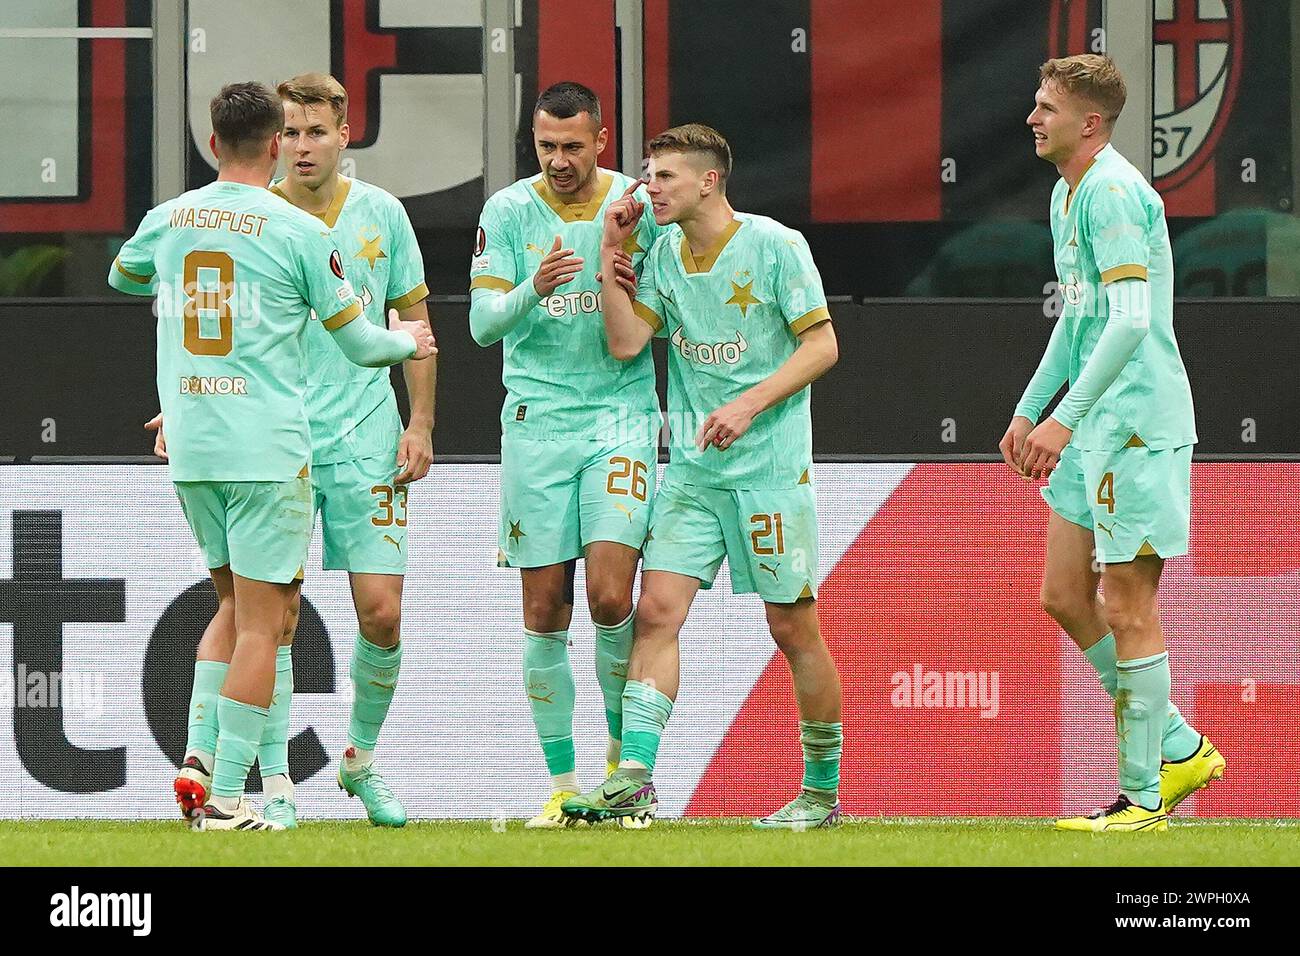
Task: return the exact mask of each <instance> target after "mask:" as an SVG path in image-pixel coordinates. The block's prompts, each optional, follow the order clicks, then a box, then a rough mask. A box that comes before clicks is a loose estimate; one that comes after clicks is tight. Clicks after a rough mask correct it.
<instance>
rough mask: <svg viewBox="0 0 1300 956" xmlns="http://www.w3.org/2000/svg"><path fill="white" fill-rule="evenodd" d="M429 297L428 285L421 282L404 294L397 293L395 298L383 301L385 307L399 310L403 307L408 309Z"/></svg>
mask: <svg viewBox="0 0 1300 956" xmlns="http://www.w3.org/2000/svg"><path fill="white" fill-rule="evenodd" d="M427 298H429V287H428V286H427V285H425V284H424V283H423V282H421V283H420V284H419V285H417V286H416V287H415V288H414V289H412V290H411V291H410V292H408V293H406V295H399V296H398V297H397V298H396V299H389V300H388V301H387V302H385V303H384V308H385V309H396V310H397V311H398V312H401V311H402V310H403V309H409V308H410V307H411V306H413V305H418V304H419V303H421V302H423V301H424V300H425V299H427Z"/></svg>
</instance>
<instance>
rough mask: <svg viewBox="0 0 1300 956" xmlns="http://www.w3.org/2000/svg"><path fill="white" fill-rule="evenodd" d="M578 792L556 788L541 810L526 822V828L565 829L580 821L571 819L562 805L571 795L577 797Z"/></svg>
mask: <svg viewBox="0 0 1300 956" xmlns="http://www.w3.org/2000/svg"><path fill="white" fill-rule="evenodd" d="M576 796H577V794H576V793H574V792H573V791H572V790H556V791H555V792H554V793H553V794H551V799H549V800H547V801H546V805H545V806H543V807H542V809H541V812H540V813H538V814H537V816H535V817H533V818H532V819H531V820H529V821H528V822H527V823H525V824H524V829H525V830H563V829H564V828H566V827H571V826H573V825H574V824H575V823H577V822H578V821H576V820H573V819H570V818H569V817H566V816H565V815H564V811H562V810H561V809H560V805H561V804H562V803H564V801H565V800H568V799H569V798H570V797H576Z"/></svg>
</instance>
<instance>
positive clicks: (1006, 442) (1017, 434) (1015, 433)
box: [998, 415, 1034, 478]
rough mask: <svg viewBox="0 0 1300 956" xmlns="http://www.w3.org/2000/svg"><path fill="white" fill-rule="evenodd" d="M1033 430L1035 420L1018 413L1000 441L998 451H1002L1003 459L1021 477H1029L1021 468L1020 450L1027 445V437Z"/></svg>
mask: <svg viewBox="0 0 1300 956" xmlns="http://www.w3.org/2000/svg"><path fill="white" fill-rule="evenodd" d="M1033 430H1034V423H1033V422H1031V421H1030V420H1029V419H1028V418H1025V416H1024V415H1016V416H1015V417H1013V418H1012V419H1011V424H1010V425H1008V426H1007V433H1006V434H1005V435H1003V436H1002V441H1000V442H998V451H1000V452H1002V460H1003V461H1005V462H1006V463H1007V467H1008V468H1010V469H1011V470H1012V471H1014V472H1015V473H1016V474H1017V475H1019V476H1020V477H1021V478H1028V477H1029V476H1028V475H1027V474H1025V473H1024V472H1023V471H1022V470H1021V469H1020V452H1021V450H1022V449H1023V448H1024V446H1025V438H1026V437H1028V435H1029V433H1030V432H1031V431H1033Z"/></svg>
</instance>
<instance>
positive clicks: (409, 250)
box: [260, 73, 437, 827]
mask: <svg viewBox="0 0 1300 956" xmlns="http://www.w3.org/2000/svg"><path fill="white" fill-rule="evenodd" d="M277 92H278V93H279V94H280V97H281V99H282V100H283V101H284V108H285V124H284V153H285V169H286V175H285V177H284V179H282V180H280V181H279V182H278V183H276V184H274V185H272V187H271V191H272V192H274V193H278V194H279V195H281V196H283V197H284V198H285V199H288V200H289V201H290V202H291V203H293V204H294V205H295V206H297V207H298V208H300V209H303V210H305V211H307V212H310V213H312V214H313V215H314V216H316V217H317V218H318V219H319V220H321V222H323V223H324V224H325V226H327V227H328V228H329V229H330V235H331V237H332V238H333V240H334V243H335V245H337V246H338V248H339V251H340V252H341V253H342V255H343V271H344V273H345V274H346V275H347V277H348V281H349V282H351V283H352V287H353V288H354V289H355V290H356V292H357V295H358V296H359V297H360V298H361V303H362V306H363V308H364V316H365V318H366V319H368V320H369V321H371V322H373V323H374V324H376V325H379V326H382V325H383V324H384V316H385V313H386V312H387V311H389V310H396V311H397V313H398V315H399V316H400V317H401V319H402V320H403V321H410V322H423V323H426V324H427V323H428V321H429V315H428V311H427V307H426V304H425V299H426V298H427V297H428V295H429V290H428V287H427V286H426V285H425V282H424V260H423V257H422V256H421V254H420V248H419V246H418V245H417V243H416V240H415V232H414V230H413V229H412V228H411V222H410V219H409V218H408V217H407V215H406V210H405V209H404V208H403V207H402V204H401V202H400V201H399V200H398V199H397V197H395V196H393V195H391V194H389V193H387V192H385V191H384V190H382V189H380V188H379V187H377V186H372V185H370V184H369V183H366V182H362V181H361V180H359V179H347V178H345V177H343V176H341V175H340V174H339V158H340V155H341V153H342V151H343V150H344V149H345V148H346V147H347V144H348V132H349V130H348V124H347V107H348V99H347V92H346V91H345V90H344V89H343V86H342V84H340V83H339V82H338V80H336V79H335V78H334V77H332V76H329V75H328V74H323V73H307V74H303V75H301V76H296V77H294V78H293V79H291V80H288V81H286V82H284V83H281V84H280V86H279V87H278V89H277ZM306 350H307V417H308V419H309V420H310V422H311V432H312V489H313V492H314V495H315V505H316V510H317V511H318V512H320V517H321V530H322V533H323V536H324V545H325V551H324V556H323V560H322V565H323V567H324V569H325V570H327V571H329V570H344V571H347V572H348V580H349V583H350V585H351V590H352V601H353V604H354V605H355V607H356V612H357V623H358V634H357V636H356V640H355V642H354V646H353V652H352V663H351V667H350V672H351V675H352V712H351V716H350V720H349V724H348V747H347V749H346V751H345V752H344V754H343V757H342V759H341V761H340V764H339V772H338V781H339V786H340V787H341V788H342V789H343V790H345V791H346V792H347V793H348V794H350V795H352V796H356V797H358V798H360V800H361V802H362V804H363V805H364V806H365V809H366V815H367V816H368V817H369V819H370V821H371V822H372V823H374V824H376V825H378V826H394V827H400V826H402V825H404V824H405V823H406V811H405V809H404V808H403V807H402V804H401V802H400V801H399V800H398V799H397V797H396V796H395V795H394V794H393V792H392V791H391V790H390V789H389V787H388V784H387V783H386V782H385V780H384V778H383V777H382V776H381V775H380V773H379V771H378V769H377V768H376V767H375V764H374V751H375V745H376V741H377V740H378V737H379V732H380V728H381V727H382V726H383V723H384V718H385V717H386V716H387V714H388V708H389V705H390V704H391V703H392V700H393V695H394V692H395V690H396V686H397V681H398V675H399V672H400V669H401V663H402V644H401V641H400V632H401V613H402V582H403V577H404V575H405V574H406V561H407V553H408V545H407V540H406V527H407V499H408V489H409V486H410V483H411V482H413V481H418V480H419V479H421V478H423V477H424V476H425V475H427V474H428V472H429V465H430V463H431V462H432V460H433V438H432V433H433V416H434V388H435V384H436V375H437V366H436V364H435V361H436V359H433V358H430V359H427V360H425V361H419V362H416V361H407V362H405V363H403V365H402V371H403V373H404V375H405V378H406V387H407V392H408V393H409V395H410V397H411V421H410V424H409V425H408V427H407V428H406V429H405V430H403V428H402V422H401V418H400V417H399V415H398V411H397V398H396V396H395V395H394V394H393V387H392V384H391V382H390V379H389V376H388V370H387V369H367V368H360V367H358V366H356V365H353V364H352V363H350V362H347V361H345V360H344V358H343V356H341V355H340V354H339V351H338V349H336V348H334V347H333V346H332V343H331V342H330V341H329V339H328V336H327V335H325V334H324V331H323V330H322V329H319V328H310V329H309V330H308V333H307V342H306ZM296 611H297V608H296V606H295V614H294V617H293V620H292V621H291V628H290V629H289V630H288V631H286V634H285V641H284V643H282V644H281V650H280V653H281V655H283V656H284V657H285V658H286V659H287V657H288V654H289V652H288V647H289V643H290V642H291V641H292V638H293V629H294V628H295V627H296V625H297V613H296ZM287 669H288V678H289V679H288V681H287V684H286V687H285V690H286V696H288V695H289V694H291V693H292V690H293V686H292V668H291V667H290V668H287ZM276 706H277V707H281V706H283V707H284V725H283V727H282V728H279V730H278V733H277V734H276V735H275V737H274V740H273V741H268V740H266V739H264V740H263V745H262V752H261V755H260V759H266V758H268V757H270V758H271V759H272V760H274V763H272V764H271V765H270V766H268V765H266V764H263V765H262V775H263V779H264V780H265V779H266V777H267V775H268V773H270V774H274V773H276V772H277V771H279V772H281V773H283V774H284V776H283V777H282V778H281V779H282V780H283V781H284V782H285V783H287V782H288V776H287V773H288V763H287V731H288V702H287V700H284V701H277V702H276ZM271 786H273V784H271V785H268V787H267V795H268V798H270V797H271V793H272V789H271ZM290 786H291V785H290ZM291 794H292V791H290V801H291V799H292V797H291ZM268 808H269V803H268ZM293 810H294V807H293V804H292V802H290V803H289V804H288V805H287V806H285V808H284V813H285V818H286V820H292V819H293V818H294V814H293Z"/></svg>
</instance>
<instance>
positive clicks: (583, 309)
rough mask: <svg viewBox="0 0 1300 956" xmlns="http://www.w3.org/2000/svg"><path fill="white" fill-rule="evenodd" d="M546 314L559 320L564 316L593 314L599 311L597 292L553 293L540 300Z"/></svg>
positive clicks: (598, 294)
mask: <svg viewBox="0 0 1300 956" xmlns="http://www.w3.org/2000/svg"><path fill="white" fill-rule="evenodd" d="M542 308H544V309H545V310H546V314H547V315H550V316H554V317H555V318H557V319H558V318H560V317H562V316H565V315H580V314H582V313H587V314H589V315H590V314H593V313H596V312H599V311H600V293H599V292H591V291H587V292H564V293H560V292H555V293H552V294H551V295H548V296H547V297H546V298H545V299H543V300H542Z"/></svg>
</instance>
